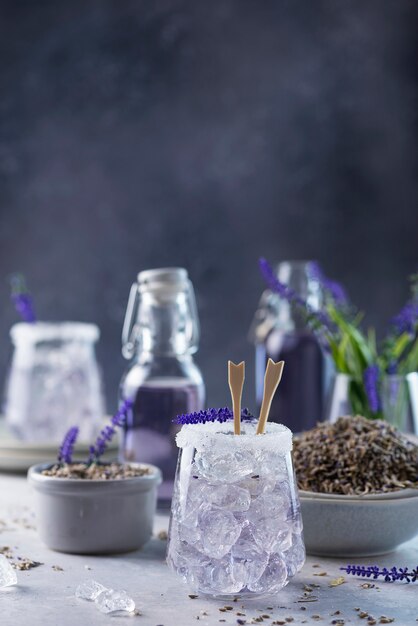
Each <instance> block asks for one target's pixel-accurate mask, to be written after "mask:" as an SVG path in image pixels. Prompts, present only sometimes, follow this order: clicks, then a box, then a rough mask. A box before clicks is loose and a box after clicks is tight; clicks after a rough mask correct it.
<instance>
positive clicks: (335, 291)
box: [309, 261, 348, 307]
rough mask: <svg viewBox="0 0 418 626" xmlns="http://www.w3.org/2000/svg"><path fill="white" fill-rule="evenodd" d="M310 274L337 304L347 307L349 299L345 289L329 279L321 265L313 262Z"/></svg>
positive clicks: (310, 266) (310, 265)
mask: <svg viewBox="0 0 418 626" xmlns="http://www.w3.org/2000/svg"><path fill="white" fill-rule="evenodd" d="M309 273H310V275H311V277H312V278H313V279H314V280H316V281H317V282H318V283H319V284H320V285H321V286H322V288H323V289H324V290H325V291H327V292H328V293H329V295H330V296H331V298H332V299H333V300H334V302H335V304H336V305H337V306H339V307H345V306H346V305H347V304H348V297H347V293H346V291H345V289H344V287H343V286H342V285H341V284H340V283H338V282H337V281H336V280H331V279H330V278H328V277H327V276H326V275H325V274H324V272H323V270H322V268H321V266H320V265H319V263H317V262H316V261H311V263H310V264H309Z"/></svg>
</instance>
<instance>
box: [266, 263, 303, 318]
mask: <svg viewBox="0 0 418 626" xmlns="http://www.w3.org/2000/svg"><path fill="white" fill-rule="evenodd" d="M259 265H260V271H261V274H262V276H263V278H264V280H265V281H266V283H267V285H268V286H269V288H270V289H271V291H274V292H275V293H277V294H279V296H280V297H281V298H283V299H284V300H287V302H289V303H291V304H298V305H299V306H303V307H305V306H306V302H305V300H303V298H301V297H300V296H299V295H298V294H297V293H296V291H295V290H294V289H292V288H291V287H289V286H288V285H285V284H284V283H282V282H280V280H279V279H278V278H277V276H276V273H275V271H274V270H273V268H272V266H271V265H270V263H269V262H268V261H267V259H265V258H263V257H261V258H260V260H259Z"/></svg>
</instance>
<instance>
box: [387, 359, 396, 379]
mask: <svg viewBox="0 0 418 626" xmlns="http://www.w3.org/2000/svg"><path fill="white" fill-rule="evenodd" d="M397 372H398V363H397V361H396V360H392V361H390V363H389V364H388V366H387V368H386V373H387V374H389V376H393V375H394V374H397Z"/></svg>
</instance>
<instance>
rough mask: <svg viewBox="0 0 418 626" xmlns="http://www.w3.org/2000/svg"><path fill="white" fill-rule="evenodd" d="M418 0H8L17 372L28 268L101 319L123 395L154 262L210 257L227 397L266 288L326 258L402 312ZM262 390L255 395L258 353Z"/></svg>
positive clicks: (192, 264) (5, 77)
mask: <svg viewBox="0 0 418 626" xmlns="http://www.w3.org/2000/svg"><path fill="white" fill-rule="evenodd" d="M417 17H418V3H417V2H416V1H415V0H411V1H409V0H368V2H364V1H363V0H361V1H360V0H359V1H355V0H350V1H348V0H347V1H343V0H340V1H336V0H328V1H324V0H323V1H321V0H316V1H315V2H312V0H304V1H298V0H274V1H271V0H263V1H260V0H254V1H248V0H236V1H233V0H211V1H207V0H185V1H175V0H165V1H161V0H153V1H151V0H150V1H147V2H146V1H143V0H134V1H129V0H123V1H117V0H115V1H113V2H112V1H108V0H71V2H68V1H63V0H49V1H45V2H33V1H32V0H28V1H27V2H21V1H17V0H6V1H5V0H3V1H2V2H1V3H0V18H1V19H0V63H1V67H0V86H1V93H0V263H1V265H0V272H1V274H0V297H1V302H2V307H1V311H0V338H1V342H2V346H3V349H2V350H1V354H0V375H1V378H2V379H3V378H4V375H5V370H6V362H7V358H8V354H9V340H8V329H9V327H10V325H11V324H12V322H13V321H15V314H14V312H13V310H12V308H11V306H10V304H9V301H8V285H7V275H8V274H9V273H10V272H12V271H14V270H20V271H22V272H24V273H25V274H26V276H27V279H28V282H29V284H30V287H31V289H32V292H33V293H34V295H35V297H36V305H37V310H38V312H39V316H40V317H42V318H44V319H54V320H64V319H79V320H86V321H95V322H97V323H98V324H99V325H100V327H101V329H102V339H101V343H100V348H99V357H100V360H101V362H102V365H103V367H104V370H105V375H106V384H107V394H108V400H109V409H113V408H114V406H115V403H116V393H117V386H118V382H119V379H120V376H121V374H122V371H123V369H124V367H125V362H124V361H123V359H122V357H121V355H120V331H121V325H122V320H123V316H124V309H125V304H126V299H127V296H128V291H129V287H130V284H131V282H132V281H133V279H134V277H135V275H136V273H137V271H139V270H141V269H145V268H150V267H158V266H165V265H182V266H185V267H187V268H188V269H189V271H190V274H191V278H192V280H193V282H194V285H195V288H196V291H197V297H198V305H199V311H200V317H201V325H202V342H201V349H200V352H199V355H198V361H199V363H200V365H201V367H202V370H203V373H204V375H205V378H206V382H207V387H208V391H209V402H210V403H212V404H215V405H216V404H220V403H222V404H223V403H225V402H226V399H227V384H226V375H225V374H226V369H225V368H226V360H227V359H228V358H234V359H241V358H245V359H247V362H251V361H252V349H251V346H250V345H249V344H248V342H247V338H246V334H247V330H248V326H249V324H250V321H251V318H252V315H253V312H254V309H255V307H256V304H257V300H258V297H259V294H260V292H261V290H262V281H261V279H260V276H259V273H258V268H257V258H258V256H259V255H260V254H263V255H266V256H267V257H269V258H270V259H276V260H279V259H286V258H291V259H297V258H317V259H319V260H320V261H322V262H323V265H324V267H325V269H326V270H327V271H328V273H330V274H331V275H332V276H334V277H336V278H338V279H340V280H342V281H343V282H344V283H345V284H346V285H347V287H348V289H349V291H350V294H351V296H352V298H353V299H354V300H355V301H356V302H357V303H358V304H359V306H361V307H362V308H364V309H366V310H367V311H368V317H367V319H368V321H369V322H370V323H375V324H377V325H378V327H379V329H380V330H383V329H384V327H385V324H386V320H387V319H388V318H389V317H390V316H391V315H392V314H393V313H394V312H395V311H396V310H397V309H398V308H399V307H400V306H401V305H402V303H403V301H404V300H405V299H406V297H407V293H408V291H407V281H406V276H407V275H408V274H409V273H411V272H413V271H414V270H415V269H416V266H417V199H418V198H417V196H418V188H417V162H418V159H417V147H416V130H417V94H418V85H417V83H418V81H417V73H416V67H417V56H418V55H417V40H416V20H417ZM247 378H248V381H247V386H246V398H245V403H246V404H248V405H249V406H253V397H252V391H253V388H252V381H251V373H250V372H249V373H248V376H247Z"/></svg>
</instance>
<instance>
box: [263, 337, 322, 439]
mask: <svg viewBox="0 0 418 626" xmlns="http://www.w3.org/2000/svg"><path fill="white" fill-rule="evenodd" d="M269 358H271V359H273V361H276V362H277V361H281V360H284V361H285V364H286V365H285V367H286V376H284V377H283V380H282V382H281V384H280V390H279V393H277V394H276V395H275V396H274V398H273V402H272V405H271V411H270V418H269V419H270V420H271V421H273V422H280V423H281V424H285V425H286V426H288V427H289V428H290V429H291V430H292V431H293V432H300V431H302V430H306V429H309V428H312V427H313V426H315V424H316V422H318V421H321V420H322V419H324V396H325V393H324V392H325V389H326V386H327V382H328V378H329V374H328V367H327V362H326V357H325V355H324V353H323V351H322V350H321V347H320V345H319V343H318V341H317V339H316V338H315V336H314V335H312V334H311V333H310V332H309V331H306V330H293V331H287V332H282V331H280V330H278V329H273V330H272V331H271V332H270V333H269V334H268V336H267V337H266V339H265V343H264V344H258V345H257V347H256V394H257V404H258V406H259V407H260V406H261V400H262V395H263V381H264V372H265V368H266V362H267V360H268V359H269Z"/></svg>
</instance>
